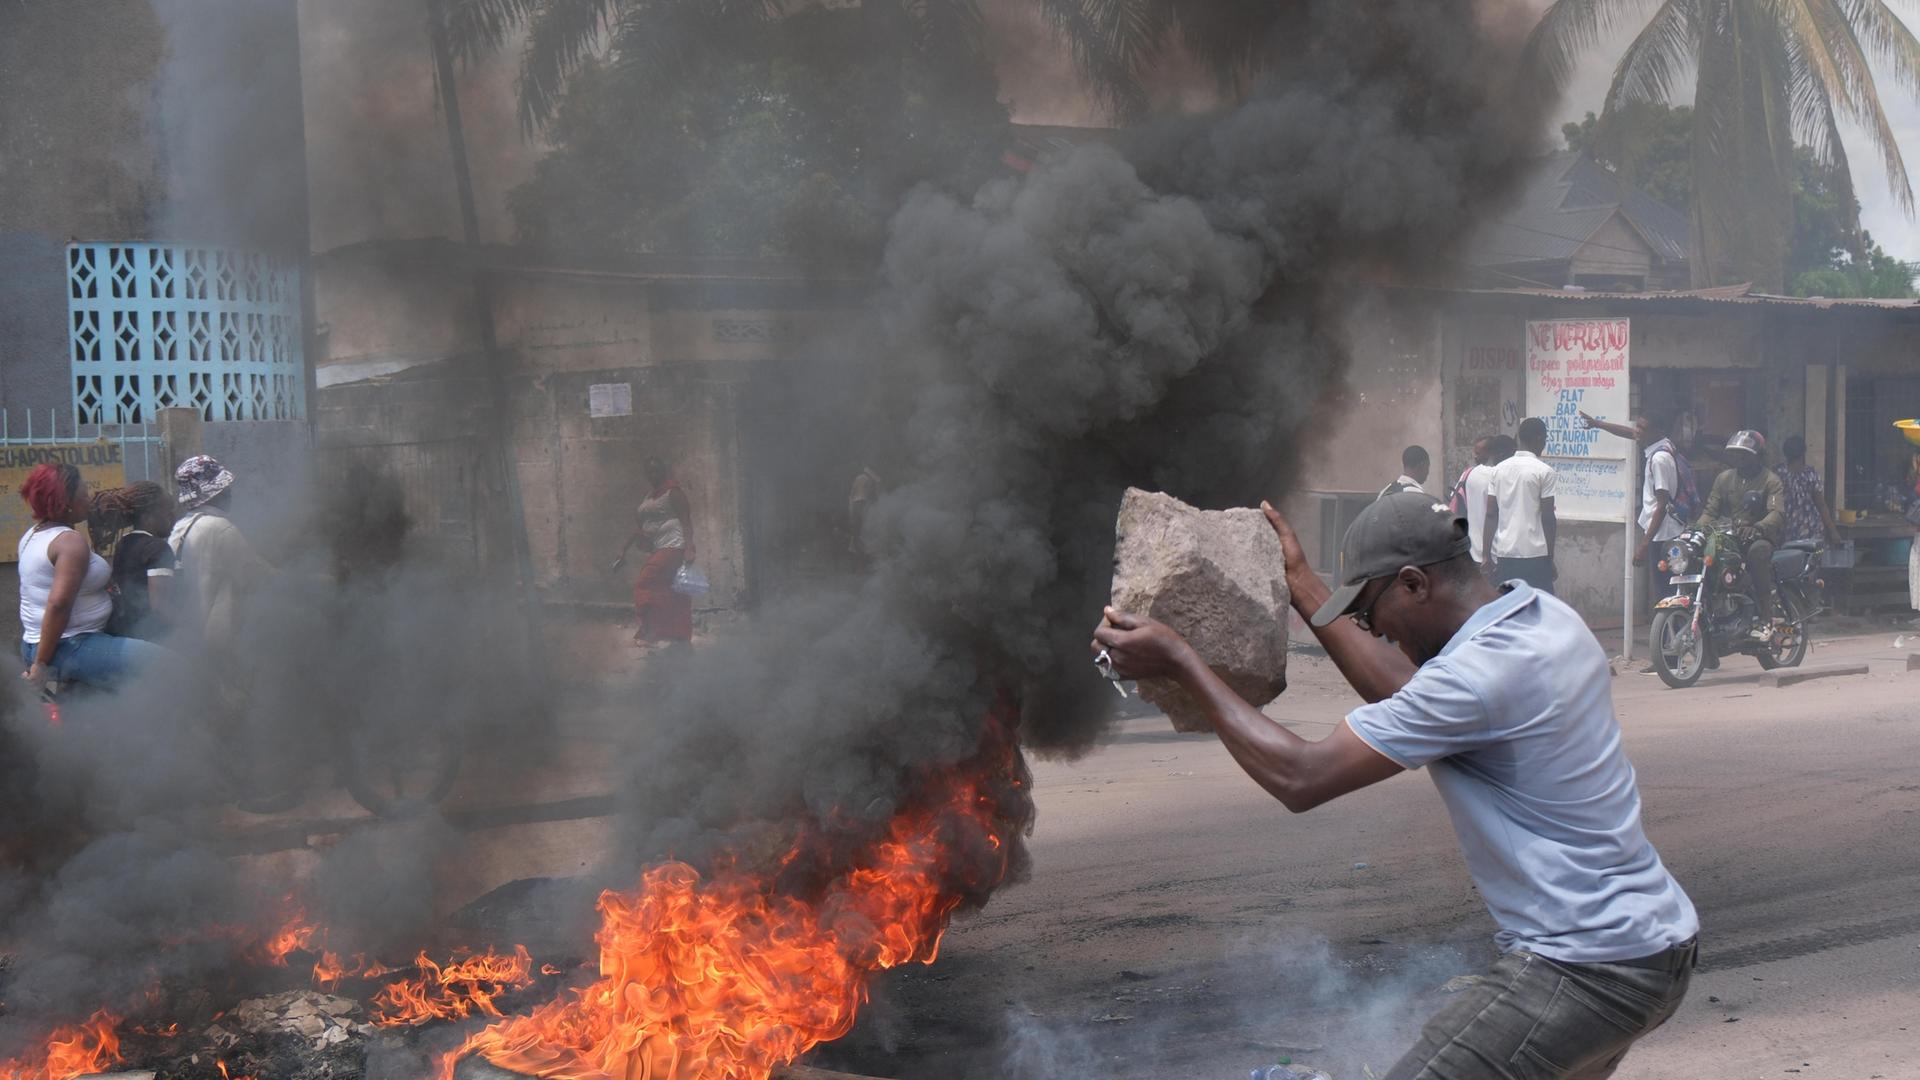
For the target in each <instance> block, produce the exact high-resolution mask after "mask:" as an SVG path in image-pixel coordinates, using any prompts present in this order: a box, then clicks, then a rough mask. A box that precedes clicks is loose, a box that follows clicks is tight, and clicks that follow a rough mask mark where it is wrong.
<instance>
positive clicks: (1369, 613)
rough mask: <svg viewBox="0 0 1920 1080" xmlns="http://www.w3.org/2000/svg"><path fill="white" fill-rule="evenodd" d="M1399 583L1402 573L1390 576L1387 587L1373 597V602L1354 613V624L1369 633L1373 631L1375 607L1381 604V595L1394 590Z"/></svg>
mask: <svg viewBox="0 0 1920 1080" xmlns="http://www.w3.org/2000/svg"><path fill="white" fill-rule="evenodd" d="M1398 584H1400V575H1398V574H1395V575H1394V576H1392V577H1391V578H1388V579H1387V587H1386V588H1384V589H1381V590H1380V592H1379V594H1378V595H1376V596H1375V597H1374V598H1373V602H1372V603H1370V604H1368V605H1367V606H1366V607H1364V608H1361V609H1360V610H1359V611H1356V612H1354V613H1353V625H1355V626H1357V627H1359V628H1360V629H1361V630H1364V631H1366V632H1367V633H1369V634H1371V633H1373V609H1374V608H1376V607H1378V606H1379V604H1380V597H1382V596H1385V595H1387V594H1388V593H1390V592H1392V591H1393V587H1394V586H1395V585H1398Z"/></svg>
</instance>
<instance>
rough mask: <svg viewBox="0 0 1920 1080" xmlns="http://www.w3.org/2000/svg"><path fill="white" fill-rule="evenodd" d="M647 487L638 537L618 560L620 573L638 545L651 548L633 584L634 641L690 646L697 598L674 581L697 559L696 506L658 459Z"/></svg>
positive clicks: (652, 461)
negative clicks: (628, 555)
mask: <svg viewBox="0 0 1920 1080" xmlns="http://www.w3.org/2000/svg"><path fill="white" fill-rule="evenodd" d="M647 483H648V484H649V485H651V490H650V491H649V493H648V494H647V497H646V498H645V499H643V500H641V502H640V505H639V506H638V507H636V508H635V511H634V513H635V517H636V522H635V525H634V530H633V534H632V535H630V536H628V537H627V542H626V543H625V544H624V545H622V546H621V548H620V557H619V558H617V559H615V560H614V561H613V565H614V568H615V569H618V568H619V567H620V566H622V565H624V564H625V563H626V561H627V552H629V551H631V550H633V546H634V545H635V544H641V543H644V544H645V545H646V546H647V552H648V554H647V561H646V562H644V563H642V564H641V565H640V577H639V579H638V580H636V581H635V582H634V583H633V610H634V613H635V615H637V616H638V617H639V626H637V627H635V628H634V631H633V640H634V641H636V642H638V643H640V644H643V645H649V646H651V645H656V644H675V643H684V642H691V641H692V640H693V598H692V597H691V596H688V595H686V594H684V593H681V592H677V591H675V590H674V587H673V579H674V575H675V574H677V573H678V572H679V571H680V568H681V567H682V566H684V565H686V564H687V563H690V562H692V561H693V507H692V504H691V503H689V502H688V500H687V493H686V491H684V490H683V489H682V488H681V487H680V484H679V482H678V481H676V480H674V479H673V476H672V473H670V472H669V471H668V470H667V465H666V463H665V462H663V461H661V460H660V459H659V458H649V459H648V460H647Z"/></svg>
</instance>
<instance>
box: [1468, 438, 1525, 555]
mask: <svg viewBox="0 0 1920 1080" xmlns="http://www.w3.org/2000/svg"><path fill="white" fill-rule="evenodd" d="M1518 449H1519V444H1518V443H1516V442H1514V441H1513V436H1511V435H1487V436H1484V437H1483V438H1481V439H1480V440H1479V441H1478V442H1475V443H1474V444H1473V459H1474V464H1473V467H1471V468H1469V469H1468V470H1467V471H1466V472H1465V473H1462V474H1461V476H1460V482H1459V483H1458V484H1456V485H1455V486H1454V498H1453V503H1452V506H1453V512H1454V513H1456V514H1459V515H1460V516H1462V517H1464V518H1466V519H1467V538H1468V539H1469V540H1471V541H1472V551H1473V561H1474V562H1476V563H1477V562H1479V561H1480V560H1481V559H1483V558H1485V552H1486V545H1485V544H1484V543H1482V542H1481V538H1482V537H1483V536H1484V535H1485V533H1486V531H1487V493H1488V492H1490V491H1491V490H1493V471H1494V470H1495V469H1497V468H1499V467H1500V464H1501V463H1502V462H1504V461H1506V460H1507V459H1508V458H1510V457H1512V456H1513V455H1514V453H1515V451H1517V450H1518Z"/></svg>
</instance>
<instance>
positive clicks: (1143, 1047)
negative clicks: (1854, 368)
mask: <svg viewBox="0 0 1920 1080" xmlns="http://www.w3.org/2000/svg"><path fill="white" fill-rule="evenodd" d="M1890 639H1891V634H1888V635H1886V638H1884V639H1882V638H1879V637H1875V638H1870V639H1861V640H1858V641H1852V642H1838V643H1832V644H1828V645H1826V646H1825V647H1823V648H1821V649H1818V650H1816V652H1815V653H1814V655H1813V656H1812V657H1810V658H1809V660H1808V666H1810V667H1813V666H1820V665H1826V664H1831V663H1834V662H1836V661H1839V660H1859V659H1865V658H1868V657H1880V658H1887V657H1892V656H1893V655H1894V654H1893V652H1892V651H1891V649H1890V647H1889V646H1890V644H1891V641H1890ZM1757 674H1758V669H1757V667H1755V666H1754V665H1753V663H1752V661H1750V660H1744V659H1735V660H1731V661H1729V662H1728V665H1727V668H1726V670H1725V671H1724V672H1723V673H1722V674H1721V675H1720V676H1718V677H1716V678H1714V679H1713V680H1711V681H1710V683H1703V685H1701V686H1699V687H1696V688H1694V689H1692V690H1687V691H1669V690H1666V689H1665V688H1664V687H1662V686H1661V684H1660V683H1659V682H1658V680H1656V679H1654V678H1653V677H1651V676H1638V675H1634V674H1623V675H1620V676H1618V677H1617V678H1616V680H1615V699H1616V704H1617V710H1618V713H1619V715H1620V718H1621V722H1622V724H1623V725H1624V727H1625V730H1626V739H1627V747H1628V752H1629V754H1630V755H1631V757H1632V759H1633V761H1634V764H1635V767H1636V769H1637V770H1638V773H1639V776H1640V784H1641V791H1642V796H1643V800H1644V804H1645V819H1646V825H1647V829H1648V832H1649V834H1650V835H1651V837H1652V839H1653V841H1654V843H1655V845H1656V846H1657V847H1658V848H1659V849H1660V852H1661V854H1662V856H1663V857H1664V858H1665V860H1666V861H1667V863H1668V865H1669V866H1670V867H1671V868H1672V869H1673V871H1674V873H1675V874H1676V875H1677V876H1678V877H1679V879H1680V881H1681V883H1682V884H1683V885H1684V886H1685V887H1686V889H1687V890H1688V892H1689V893H1690V894H1691V896H1692V897H1693V899H1694V901H1695V903H1696V905H1697V906H1698V908H1699V909H1700V912H1701V916H1702V919H1703V924H1704V930H1703V968H1702V970H1701V972H1700V973H1699V975H1698V976H1697V977H1696V980H1695V983H1694V986H1693V990H1692V992H1691V994H1690V995H1689V998H1688V1001H1687V1003H1686V1005H1685V1007H1684V1008H1683V1009H1682V1011H1681V1012H1680V1014H1679V1015H1678V1016H1677V1018H1676V1019H1675V1020H1674V1021H1673V1022H1672V1023H1670V1024H1669V1025H1668V1026H1667V1027H1666V1028H1664V1029H1662V1030H1661V1031H1658V1032H1656V1033H1654V1034H1653V1035H1651V1036H1649V1037H1648V1038H1647V1039H1645V1040H1643V1041H1642V1043H1641V1045H1640V1047H1639V1048H1637V1049H1636V1051H1635V1053H1634V1054H1633V1055H1632V1056H1631V1057H1630V1058H1629V1059H1628V1061H1627V1064H1626V1065H1625V1066H1624V1067H1623V1068H1622V1070H1621V1071H1620V1073H1619V1074H1618V1075H1619V1076H1621V1077H1671V1078H1675V1080H1679V1078H1689V1080H1715V1078H1729V1080H1731V1078H1740V1080H1751V1078H1754V1077H1764V1076H1782V1075H1788V1074H1793V1073H1795V1072H1797V1073H1798V1074H1800V1075H1803V1076H1828V1077H1857V1078H1860V1080H1869V1078H1873V1077H1885V1078H1889V1080H1891V1078H1920V891H1917V890H1916V888H1915V883H1916V882H1920V772H1916V770H1915V769H1914V766H1913V763H1914V761H1915V756H1916V755H1915V751H1916V744H1920V707H1917V706H1920V702H1916V700H1915V699H1916V697H1920V673H1916V674H1914V675H1904V674H1891V673H1886V672H1884V671H1882V672H1878V673H1876V674H1874V675H1870V676H1854V677H1849V678H1841V679H1832V680H1825V681H1819V682H1812V683H1806V684H1802V685H1799V686H1794V687H1789V688H1763V687H1760V686H1758V685H1756V682H1755V676H1757ZM1292 683H1293V685H1292V687H1291V689H1289V691H1288V693H1287V694H1286V695H1284V696H1283V697H1282V698H1281V699H1280V700H1279V701H1277V702H1275V703H1274V705H1273V706H1271V707H1270V708H1269V709H1268V712H1269V713H1270V714H1271V715H1273V716H1275V717H1276V718H1278V719H1281V720H1282V721H1284V722H1286V723H1288V724H1289V725H1291V726H1293V727H1295V728H1296V729H1298V730H1300V731H1301V732H1302V733H1303V734H1306V735H1307V736H1308V737H1315V736H1316V735H1317V734H1319V733H1324V732H1325V731H1326V730H1327V729H1328V727H1329V726H1330V725H1331V724H1333V723H1337V722H1338V721H1339V718H1340V717H1341V716H1342V715H1343V714H1344V712H1345V710H1346V708H1348V707H1350V705H1351V704H1352V703H1353V699H1352V697H1351V695H1350V693H1349V692H1348V691H1347V690H1346V688H1345V687H1344V685H1343V684H1342V683H1340V682H1339V679H1338V675H1337V673H1334V672H1333V671H1332V669H1331V666H1330V665H1328V664H1326V663H1325V661H1323V660H1322V661H1311V660H1309V661H1303V662H1299V663H1296V665H1295V670H1294V671H1293V672H1292ZM1035 793H1036V797H1037V800H1038V803H1039V814H1040V816H1039V821H1038V825H1037V828H1036V830H1035V832H1034V835H1033V838H1032V852H1033V863H1034V865H1033V871H1032V874H1031V877H1030V879H1029V880H1028V881H1026V882H1025V883H1023V884H1020V885H1018V886H1015V887H1012V888H1009V889H1006V890H1004V891H1003V892H1002V893H1001V894H1000V895H999V896H997V897H996V898H995V899H994V901H993V902H992V903H991V904H990V905H989V907H988V908H987V909H986V910H985V911H983V912H981V913H979V914H978V915H976V916H973V917H971V918H969V919H967V920H966V921H964V922H962V923H960V924H958V925H956V927H955V928H954V930H953V931H952V932H951V933H950V934H949V936H948V938H947V943H946V948H945V952H944V955H943V956H942V957H941V959H940V961H939V962H938V963H937V964H936V965H934V966H933V967H931V968H915V969H912V970H908V971H904V972H899V973H895V974H893V975H892V976H890V977H889V978H888V979H887V980H885V982H884V983H883V985H882V986H880V987H879V988H878V991H877V994H876V1000H875V1002H874V1005H873V1006H872V1008H871V1010H870V1013H869V1016H868V1017H867V1018H866V1019H865V1020H864V1021H863V1022H862V1024H861V1025H860V1027H859V1028H858V1029H857V1030H856V1032H855V1033H854V1035H853V1036H851V1037H850V1038H849V1039H847V1040H845V1041H844V1042H843V1044H842V1045H840V1046H838V1047H836V1048H833V1049H832V1050H831V1051H829V1052H828V1053H825V1054H823V1055H821V1056H820V1058H819V1063H821V1064H827V1065H835V1066H838V1067H843V1068H849V1069H853V1070H855V1071H861V1072H868V1073H873V1074H876V1075H882V1076H891V1077H899V1078H902V1080H907V1078H922V1077H925V1078H932V1077H983V1078H984V1077H1043V1076H1044V1077H1076V1078H1077V1077H1103V1078H1105V1077H1113V1078H1126V1077H1140V1078H1147V1077H1154V1078H1162V1077H1166V1078H1172V1077H1181V1078H1186V1077H1221V1078H1223V1080H1224V1078H1237V1077H1242V1076H1245V1075H1247V1070H1248V1069H1249V1068H1251V1067H1253V1066H1257V1065H1261V1064H1266V1063H1270V1062H1274V1061H1278V1060H1281V1059H1282V1058H1283V1057H1290V1058H1292V1059H1293V1060H1295V1061H1298V1062H1309V1063H1313V1064H1315V1065H1318V1066H1320V1067H1323V1068H1326V1069H1328V1070H1329V1071H1330V1072H1332V1073H1333V1075H1334V1076H1335V1077H1337V1078H1339V1080H1348V1078H1350V1077H1362V1076H1365V1075H1367V1073H1366V1072H1365V1070H1366V1069H1368V1068H1370V1069H1371V1070H1372V1072H1373V1073H1374V1074H1376V1075H1378V1074H1384V1072H1385V1070H1386V1068H1387V1067H1388V1066H1389V1065H1391V1063H1392V1062H1393V1060H1394V1059H1395V1058H1396V1057H1397V1056H1398V1055H1399V1053H1400V1051H1401V1050H1402V1049H1404V1047H1405V1045H1406V1044H1407V1043H1408V1042H1409V1041H1410V1039H1411V1037H1412V1034H1413V1032H1414V1031H1416V1030H1417V1028H1418V1025H1419V1023H1420V1022H1421V1020H1422V1019H1423V1018H1424V1016H1425V1015H1426V1014H1427V1013H1429V1012H1431V1011H1432V1010H1433V1009H1434V1008H1435V1007H1436V1005H1437V1002H1439V1001H1440V1000H1441V999H1442V995H1443V993H1444V991H1442V990H1441V989H1440V988H1441V986H1442V984H1443V983H1445V982H1446V980H1447V979H1448V978H1450V977H1452V976H1455V975H1460V974H1466V973H1471V972H1475V971H1478V970H1480V969H1482V968H1483V967H1484V966H1485V965H1486V964H1487V963H1488V962H1489V961H1490V960H1491V958H1492V956H1493V951H1492V948H1491V944H1490V940H1489V939H1490V935H1491V933H1492V930H1493V926H1492V923H1491V920H1490V919H1489V918H1488V916H1487V915H1486V912H1485V909H1484V907H1483V906H1482V905H1481V903H1480V901H1479V898H1478V896H1477V895H1476V894H1475V892H1474V890H1473V887H1472V883H1471V881H1470V880H1469V878H1468V877H1467V874H1466V870H1465V867H1464V864H1463V861H1462V858H1461V856H1460V853H1459V849H1458V847H1457V845H1456V842H1455V840H1454V837H1453V833H1452V829H1451V827H1450V825H1449V823H1448V821H1447V817H1446V814H1445V811H1444V809H1443V807H1442V805H1441V803H1440V801H1439V798H1438V796H1437V795H1436V794H1435V793H1434V791H1433V788H1432V785H1431V783H1430V782H1429V781H1428V780H1427V779H1426V777H1425V776H1423V775H1419V774H1413V775H1404V776H1400V777H1396V778H1395V779H1393V780H1391V781H1388V782H1386V783H1383V784H1380V785H1377V786H1375V787H1374V788H1371V789H1368V790H1365V791H1362V792H1358V793H1356V794H1354V795H1351V796H1348V797H1347V798H1345V799H1342V800H1340V801H1338V802H1336V803H1333V804H1330V805H1328V806H1325V807H1322V808H1320V809H1318V810H1316V811H1314V812H1312V813H1311V814H1308V815H1304V816H1299V817H1295V816H1292V815H1289V814H1288V813H1287V812H1286V811H1285V810H1284V809H1283V808H1282V807H1280V806H1279V805H1278V804H1277V803H1275V802H1274V801H1272V800H1271V799H1269V798H1268V797H1267V796H1266V795H1265V794H1264V793H1262V792H1261V791H1260V790H1259V789H1258V788H1256V787H1255V786H1254V785H1253V783H1252V782H1251V781H1250V780H1247V779H1246V778H1245V776H1244V775H1242V774H1241V773H1240V772H1239V770H1238V769H1237V767H1236V766H1235V765H1234V764H1233V762H1232V761H1231V760H1230V759H1229V758H1228V757H1227V755H1226V753H1225V751H1223V750H1222V749H1221V748H1220V747H1219V745H1218V744H1217V743H1216V742H1215V741H1214V740H1213V739H1212V737H1211V736H1179V735H1175V734H1173V733H1172V732H1171V731H1170V730H1169V729H1168V728H1167V727H1166V726H1165V723H1164V721H1162V720H1160V719H1159V718H1148V719H1143V720H1134V721H1128V722H1125V723H1124V724H1123V725H1121V727H1120V729H1119V733H1118V735H1117V737H1116V739H1115V740H1114V741H1113V742H1112V743H1111V744H1110V745H1108V746H1106V747H1104V748H1102V749H1100V750H1098V751H1096V752H1095V753H1093V754H1091V755H1089V756H1088V757H1086V758H1084V759H1082V760H1079V761H1075V762H1040V763H1037V764H1036V767H1035Z"/></svg>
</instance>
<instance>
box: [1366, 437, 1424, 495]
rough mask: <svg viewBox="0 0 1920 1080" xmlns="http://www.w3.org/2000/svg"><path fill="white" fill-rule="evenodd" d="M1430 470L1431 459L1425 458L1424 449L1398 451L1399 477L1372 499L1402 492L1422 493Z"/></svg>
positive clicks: (1413, 448) (1414, 448)
mask: <svg viewBox="0 0 1920 1080" xmlns="http://www.w3.org/2000/svg"><path fill="white" fill-rule="evenodd" d="M1432 468H1433V459H1432V458H1430V457H1428V456H1427V448H1426V447H1424V446H1409V447H1407V448H1406V449H1405V450H1402V451H1400V470H1401V472H1400V475H1399V476H1397V477H1394V480H1393V483H1391V484H1388V485H1387V486H1386V487H1383V488H1381V489H1380V494H1378V495H1376V496H1374V498H1376V499H1384V498H1386V497H1387V496H1388V495H1393V494H1395V493H1398V492H1402V491H1418V492H1423V493H1424V492H1425V491H1426V490H1427V488H1426V484H1427V473H1428V472H1430V471H1431V470H1432Z"/></svg>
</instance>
